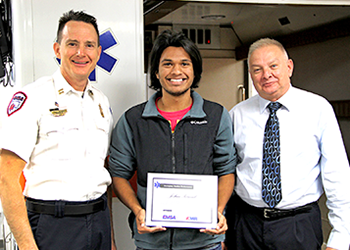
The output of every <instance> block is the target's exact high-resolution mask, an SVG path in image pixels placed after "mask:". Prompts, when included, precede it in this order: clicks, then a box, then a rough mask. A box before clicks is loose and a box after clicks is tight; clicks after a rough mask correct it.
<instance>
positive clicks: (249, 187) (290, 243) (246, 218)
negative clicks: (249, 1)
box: [226, 38, 350, 250]
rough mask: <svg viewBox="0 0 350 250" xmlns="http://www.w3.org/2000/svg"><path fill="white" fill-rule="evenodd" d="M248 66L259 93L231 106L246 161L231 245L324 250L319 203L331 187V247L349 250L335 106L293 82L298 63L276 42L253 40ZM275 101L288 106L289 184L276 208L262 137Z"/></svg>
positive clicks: (285, 163)
mask: <svg viewBox="0 0 350 250" xmlns="http://www.w3.org/2000/svg"><path fill="white" fill-rule="evenodd" d="M248 64H249V72H250V75H251V77H252V80H253V83H254V86H255V88H256V90H257V92H258V94H259V95H256V96H254V97H252V98H249V99H248V100H246V101H244V102H242V103H240V104H238V105H236V106H235V107H234V108H233V109H232V110H231V111H230V115H231V117H232V121H233V125H234V141H235V143H236V149H237V153H238V157H239V159H240V163H239V164H238V165H237V170H236V176H237V181H236V186H235V195H234V196H233V198H232V200H231V202H230V206H229V207H228V209H227V217H228V221H229V230H228V232H227V237H226V239H227V240H226V245H227V247H228V249H229V250H232V249H239V250H242V249H249V250H251V249H277V250H279V249H283V250H289V249H298V250H301V249H307V250H310V249H321V245H322V243H323V239H322V227H321V216H320V210H319V207H318V204H317V201H318V199H319V198H320V196H321V195H322V194H323V192H324V191H325V193H326V196H327V198H328V202H327V206H328V208H329V211H330V212H329V219H330V223H331V225H332V226H333V230H332V231H331V234H330V237H329V240H328V244H327V246H328V247H327V250H330V249H339V250H348V249H349V242H350V195H349V194H348V192H349V190H350V168H349V162H348V159H347V156H346V152H345V149H344V145H343V141H342V136H341V133H340V130H339V127H338V123H337V120H336V117H335V115H334V112H333V109H332V107H331V105H330V104H329V103H328V102H327V101H326V100H325V99H324V98H322V97H320V96H318V95H315V94H312V93H310V92H307V91H303V90H300V89H297V88H295V87H293V86H292V85H291V82H290V77H291V76H292V73H293V61H292V60H291V59H289V58H288V55H287V52H286V51H285V49H284V48H283V46H282V45H281V44H280V43H279V42H277V41H275V40H272V39H268V38H264V39H260V40H258V41H256V42H255V43H253V44H252V45H251V47H250V50H249V54H248ZM270 102H278V103H279V104H281V107H280V108H279V109H278V110H277V111H276V115H277V118H278V121H279V129H280V132H279V137H280V142H279V144H280V161H278V162H279V164H280V179H281V190H282V193H281V195H282V199H281V200H280V201H279V202H278V203H277V204H272V205H271V204H269V205H271V206H269V205H268V204H266V203H265V202H264V200H263V198H262V197H263V196H264V195H265V193H264V192H262V186H263V183H262V178H263V177H262V176H263V173H262V172H263V167H262V162H263V159H262V158H263V141H264V129H265V124H266V122H267V119H268V117H269V115H270V111H269V109H268V108H267V106H268V105H269V104H270ZM279 104H278V105H279Z"/></svg>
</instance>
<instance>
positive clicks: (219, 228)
mask: <svg viewBox="0 0 350 250" xmlns="http://www.w3.org/2000/svg"><path fill="white" fill-rule="evenodd" d="M218 219H219V222H218V224H217V225H216V228H215V229H200V232H201V233H206V234H211V235H219V234H224V233H225V232H226V231H227V229H228V227H227V222H226V218H225V216H223V214H222V213H220V212H218Z"/></svg>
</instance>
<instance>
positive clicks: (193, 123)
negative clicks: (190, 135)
mask: <svg viewBox="0 0 350 250" xmlns="http://www.w3.org/2000/svg"><path fill="white" fill-rule="evenodd" d="M190 123H191V124H192V125H203V124H207V123H208V121H190Z"/></svg>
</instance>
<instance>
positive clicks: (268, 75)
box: [263, 69, 272, 79]
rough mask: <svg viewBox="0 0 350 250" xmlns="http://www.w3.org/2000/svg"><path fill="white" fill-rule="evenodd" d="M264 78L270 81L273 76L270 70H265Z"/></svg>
mask: <svg viewBox="0 0 350 250" xmlns="http://www.w3.org/2000/svg"><path fill="white" fill-rule="evenodd" d="M263 76H264V78H266V79H269V78H270V77H271V76H272V73H271V70H270V69H264V75H263Z"/></svg>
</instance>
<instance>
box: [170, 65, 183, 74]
mask: <svg viewBox="0 0 350 250" xmlns="http://www.w3.org/2000/svg"><path fill="white" fill-rule="evenodd" d="M171 72H172V73H174V74H180V73H181V66H180V64H177V63H176V64H174V66H173V68H172V71H171Z"/></svg>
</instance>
